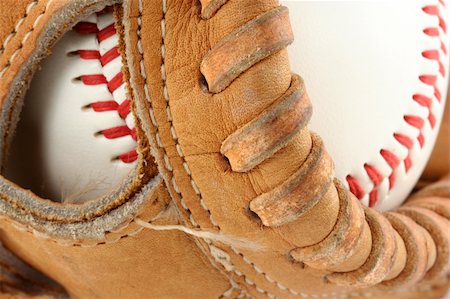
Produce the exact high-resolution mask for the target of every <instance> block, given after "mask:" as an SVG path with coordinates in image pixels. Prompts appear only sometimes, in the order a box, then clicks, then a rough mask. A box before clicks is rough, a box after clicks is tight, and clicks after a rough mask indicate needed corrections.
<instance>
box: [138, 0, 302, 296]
mask: <svg viewBox="0 0 450 299" xmlns="http://www.w3.org/2000/svg"><path fill="white" fill-rule="evenodd" d="M166 4H167V3H166V0H162V6H163V16H164V15H165V14H166V12H167V11H166V7H167V5H166ZM141 15H142V0H140V1H139V17H138V18H137V22H138V31H137V34H138V41H137V48H138V51H139V54H140V55H141V57H142V60H141V61H140V63H139V66H140V73H141V76H142V78H143V79H144V94H145V97H146V99H147V101H149V103H150V93H149V89H148V82H147V76H146V73H145V65H144V62H143V59H144V58H143V57H144V52H143V48H142V43H141V39H140V36H141V31H140V28H141V26H142V20H141V18H140V16H141ZM165 25H166V23H165V19H164V17H163V19H162V20H161V33H162V44H161V55H162V62H161V63H162V65H161V78H162V80H163V95H164V99H165V101H166V103H167V107H166V116H167V119H168V120H170V119H171V118H172V114H171V112H170V106H169V100H170V99H169V95H168V91H167V85H166V73H165V70H166V67H165V53H166V51H165V37H166V28H165V27H166V26H165ZM149 110H150V119H151V121H152V123H153V126H154V127H155V130H156V133H155V135H156V140H157V143H158V146H160V147H161V149H162V150H163V152H164V164H165V167H166V169H167V170H169V169H171V170H169V171H170V172H172V169H173V167H172V165H171V164H170V160H169V157H168V155H167V153H166V150H165V148H164V146H163V144H162V140H161V137H160V134H159V126H158V123H157V120H156V117H155V114H154V111H153V107H152V105H150V106H149ZM169 122H170V132H171V136H172V138H173V140H174V142H175V146H176V149H177V153H178V154H179V155H180V158H181V159H182V160H183V168H184V169H185V171H186V173H187V174H188V176H189V178H190V182H191V185H192V188H193V189H194V191H195V192H196V194H197V195H198V196H199V197H200V205H201V207H202V208H203V209H204V210H205V211H207V212H208V214H209V218H210V221H211V223H212V224H213V225H214V226H215V227H216V228H217V229H219V230H220V227H219V226H218V225H217V223H216V222H215V221H214V219H213V218H212V214H211V212H210V211H209V210H208V208H207V207H206V204H205V202H204V200H203V198H202V197H201V193H200V190H199V188H198V187H197V184H196V183H195V182H194V180H193V178H192V175H191V174H192V172H191V170H190V168H189V166H188V164H187V163H186V161H185V160H184V155H183V152H182V150H181V146H180V145H179V144H178V140H177V137H176V136H177V135H176V133H175V128H174V127H173V124H172V122H171V121H169ZM171 183H172V185H173V188H174V191H175V192H176V193H177V194H178V195H179V197H180V203H181V205H182V207H183V208H184V209H185V210H186V212H187V213H188V214H189V218H190V221H191V223H192V225H195V226H198V225H197V223H196V222H195V220H194V217H193V215H192V212H191V211H190V209H189V208H188V206H187V205H186V202H185V200H184V198H183V196H182V194H181V192H180V189H179V187H178V185H177V183H176V181H175V177H174V176H173V175H172V178H171ZM193 220H194V221H193ZM194 223H195V224H194ZM206 243H207V244H208V246H209V247H210V248H211V247H212V246H213V245H212V243H211V242H210V241H206ZM214 248H216V247H215V246H214ZM230 248H231V249H232V250H233V251H234V252H235V253H237V252H238V251H237V250H236V249H235V248H233V247H232V246H230ZM238 255H239V254H238ZM240 256H243V255H240ZM214 257H215V256H214ZM215 258H216V261H218V262H219V263H221V262H220V260H217V257H215ZM243 260H244V262H245V263H247V264H248V265H250V266H251V267H252V268H253V269H255V271H256V272H257V273H259V274H261V275H263V277H264V278H265V279H266V280H267V281H268V282H270V283H272V284H275V285H276V286H277V287H278V288H279V289H280V290H281V291H286V290H288V291H289V292H290V293H291V294H293V295H296V296H298V295H305V296H308V295H307V294H303V293H298V292H296V291H294V290H292V289H290V288H288V287H285V286H283V285H282V284H280V283H279V282H276V281H275V280H273V279H271V278H270V277H268V275H267V274H266V273H263V272H262V271H261V270H259V269H257V268H256V266H255V264H254V263H252V262H250V261H249V260H248V259H243ZM224 267H225V266H224ZM225 268H226V267H225ZM258 270H259V271H258ZM231 271H232V272H234V273H235V274H236V275H238V276H240V277H241V276H244V275H243V274H242V273H241V272H240V271H238V270H236V269H234V267H233V268H232V269H231ZM244 277H245V276H244ZM244 280H245V282H246V283H247V284H249V285H252V286H254V287H255V289H256V290H257V291H258V292H259V293H263V294H266V295H267V296H268V297H269V298H276V296H274V295H273V294H270V293H269V292H267V291H265V290H263V289H261V288H260V287H258V286H256V284H255V283H254V282H253V281H252V280H250V279H249V278H248V277H245V279H244Z"/></svg>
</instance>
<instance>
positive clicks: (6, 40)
mask: <svg viewBox="0 0 450 299" xmlns="http://www.w3.org/2000/svg"><path fill="white" fill-rule="evenodd" d="M38 2H39V1H36V0H35V1H32V2H31V3H29V4H28V5H27V7H26V8H25V14H24V15H23V17H22V18H21V19H20V20H19V21H17V23H16V25H15V26H14V28H13V30H12V31H11V33H10V34H9V35H8V36H7V37H6V38H5V40H4V41H3V44H2V45H1V47H0V55H1V54H3V52H4V51H5V49H6V46H8V44H9V42H10V41H11V40H12V38H13V37H14V36H15V35H16V34H17V32H18V31H19V29H20V27H21V26H22V24H23V22H24V21H25V19H26V18H27V17H28V15H29V14H30V12H31V10H32V9H33V7H34V6H36V4H37V3H38Z"/></svg>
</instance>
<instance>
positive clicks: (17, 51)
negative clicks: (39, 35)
mask: <svg viewBox="0 0 450 299" xmlns="http://www.w3.org/2000/svg"><path fill="white" fill-rule="evenodd" d="M35 2H36V1H35ZM52 2H53V0H49V1H48V2H47V4H46V5H45V8H44V11H43V12H42V13H41V14H40V15H39V16H37V18H36V20H35V21H34V23H33V26H32V27H31V29H30V31H28V32H27V33H26V34H25V35H24V37H23V39H22V41H21V42H20V45H19V48H18V49H16V50H15V51H14V53H13V54H12V55H11V57H10V58H9V60H8V61H7V62H6V65H5V66H4V67H3V69H2V70H1V71H0V78H2V77H3V75H4V74H5V73H6V71H7V70H8V69H9V68H10V66H11V64H12V63H13V61H14V59H15V58H16V57H17V55H19V53H20V52H21V51H22V49H23V47H24V45H25V43H26V41H27V40H28V38H29V37H30V36H31V34H32V33H33V32H34V29H36V27H37V26H38V24H39V22H40V21H41V20H42V17H43V16H44V14H45V13H46V12H47V10H48V7H49V6H50V4H51V3H52ZM36 3H37V2H36ZM31 4H33V2H32V3H30V5H31ZM30 5H29V6H28V7H27V11H28V10H30V11H31V9H32V8H33V7H35V5H36V4H33V5H32V6H31V7H30ZM27 16H28V12H27V14H26V16H25V17H24V18H26V17H27ZM23 22H24V20H23V21H22V19H21V20H19V23H20V24H19V26H17V28H19V27H20V26H21V25H22V24H23ZM16 33H17V30H15V32H14V34H13V35H12V36H8V38H9V39H8V38H7V40H5V43H6V44H4V45H3V48H5V47H6V45H8V43H9V42H10V41H11V39H12V37H13V36H14V35H16Z"/></svg>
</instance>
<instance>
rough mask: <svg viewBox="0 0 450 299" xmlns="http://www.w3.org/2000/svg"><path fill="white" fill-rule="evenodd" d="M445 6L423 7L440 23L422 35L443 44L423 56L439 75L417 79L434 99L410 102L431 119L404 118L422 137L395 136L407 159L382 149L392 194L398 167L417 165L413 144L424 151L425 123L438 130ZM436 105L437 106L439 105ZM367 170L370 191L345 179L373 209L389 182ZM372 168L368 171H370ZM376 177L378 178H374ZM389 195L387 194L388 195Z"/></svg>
mask: <svg viewBox="0 0 450 299" xmlns="http://www.w3.org/2000/svg"><path fill="white" fill-rule="evenodd" d="M440 6H443V7H444V9H445V8H446V2H445V1H444V0H439V1H437V2H436V4H434V5H425V6H423V7H422V12H423V13H425V14H426V15H429V16H432V17H435V18H437V19H438V21H439V25H438V26H437V27H429V28H424V29H423V34H425V35H427V36H428V37H430V38H438V39H439V41H440V47H441V48H440V49H427V50H425V51H423V52H422V53H421V56H422V57H423V58H424V59H426V60H433V61H436V63H437V64H438V65H439V71H438V72H437V73H436V74H420V75H419V76H418V78H419V81H420V82H421V83H422V84H424V85H426V86H431V87H433V89H434V94H433V95H426V94H420V93H417V94H414V95H413V96H412V98H411V100H413V101H415V102H416V103H418V104H419V105H421V106H422V107H425V108H427V109H428V117H427V119H423V118H422V117H420V116H416V115H405V116H404V120H405V122H406V123H407V124H408V125H410V126H411V127H414V128H416V129H418V130H419V136H418V137H417V138H413V137H410V136H406V135H404V134H401V133H398V132H395V133H394V138H395V139H396V140H397V141H398V143H399V145H400V146H402V147H405V148H406V149H407V150H408V154H407V156H406V158H404V159H401V158H400V157H399V156H398V155H396V154H395V153H393V152H391V151H388V150H386V149H382V150H381V151H380V154H381V156H382V157H383V159H384V160H385V161H386V162H387V164H388V165H389V167H390V168H391V169H392V173H391V174H390V175H389V177H388V178H387V179H388V180H389V191H390V190H391V189H392V188H393V187H394V186H395V184H396V177H395V171H396V170H397V168H398V166H399V165H400V164H401V163H403V165H404V168H405V173H406V174H407V173H408V171H409V169H410V168H411V167H412V165H413V163H414V161H413V160H412V159H411V148H412V147H413V145H414V144H417V143H418V145H419V146H420V148H423V146H424V144H425V142H426V139H425V136H424V135H423V127H424V125H425V123H426V122H427V123H428V124H429V125H430V127H431V129H432V130H433V129H435V124H436V118H435V116H434V114H433V112H432V106H433V104H435V105H436V104H442V92H441V91H440V90H439V88H438V86H437V80H438V78H439V77H441V78H445V75H446V71H447V70H446V65H445V63H444V61H442V56H443V55H441V54H440V52H442V53H443V54H444V55H447V52H448V49H447V48H446V46H445V43H444V36H445V35H447V23H446V20H445V18H443V17H442V12H441V7H440ZM436 102H437V103H436ZM392 158H394V159H395V160H396V163H391V162H392ZM364 168H365V170H366V175H367V176H368V178H369V179H370V181H371V182H372V183H373V186H372V187H370V188H371V189H370V190H368V191H366V190H365V189H364V187H363V184H362V183H361V182H360V180H359V179H358V178H356V177H355V176H353V175H351V174H349V175H347V177H346V181H347V183H348V186H349V188H350V191H351V192H352V193H353V194H354V195H355V196H356V197H357V198H358V199H360V200H362V199H363V198H364V197H366V196H367V194H368V198H369V206H370V207H373V206H375V205H376V204H377V202H378V201H379V200H380V198H379V194H378V188H379V187H380V185H381V183H382V182H383V181H384V180H385V179H386V178H385V177H383V176H382V175H381V172H380V171H379V170H378V169H377V168H376V167H375V166H374V165H370V164H367V163H366V164H364ZM368 168H369V170H368ZM374 175H375V176H374ZM389 191H388V192H389Z"/></svg>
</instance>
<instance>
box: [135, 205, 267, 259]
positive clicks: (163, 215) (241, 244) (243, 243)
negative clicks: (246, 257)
mask: <svg viewBox="0 0 450 299" xmlns="http://www.w3.org/2000/svg"><path fill="white" fill-rule="evenodd" d="M174 218H176V219H179V217H178V211H177V209H176V207H175V205H173V204H169V205H168V207H167V208H166V209H164V210H163V211H161V212H160V213H159V214H158V215H156V216H155V217H154V218H153V219H152V220H150V222H146V221H143V220H142V219H140V218H135V219H134V222H135V223H136V224H138V225H140V226H142V227H144V228H147V229H151V230H156V231H173V230H177V231H181V232H184V233H185V234H188V235H191V236H194V237H197V238H201V239H204V240H209V241H217V242H220V243H222V244H225V245H229V246H232V247H235V248H239V249H247V250H251V251H264V249H265V247H264V246H263V245H261V244H258V243H256V242H252V241H250V240H248V239H245V238H241V237H235V236H230V235H224V234H222V233H220V232H211V231H207V230H200V229H192V228H189V227H186V226H183V225H173V224H172V225H160V224H153V223H152V222H154V221H155V220H159V219H174Z"/></svg>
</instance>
